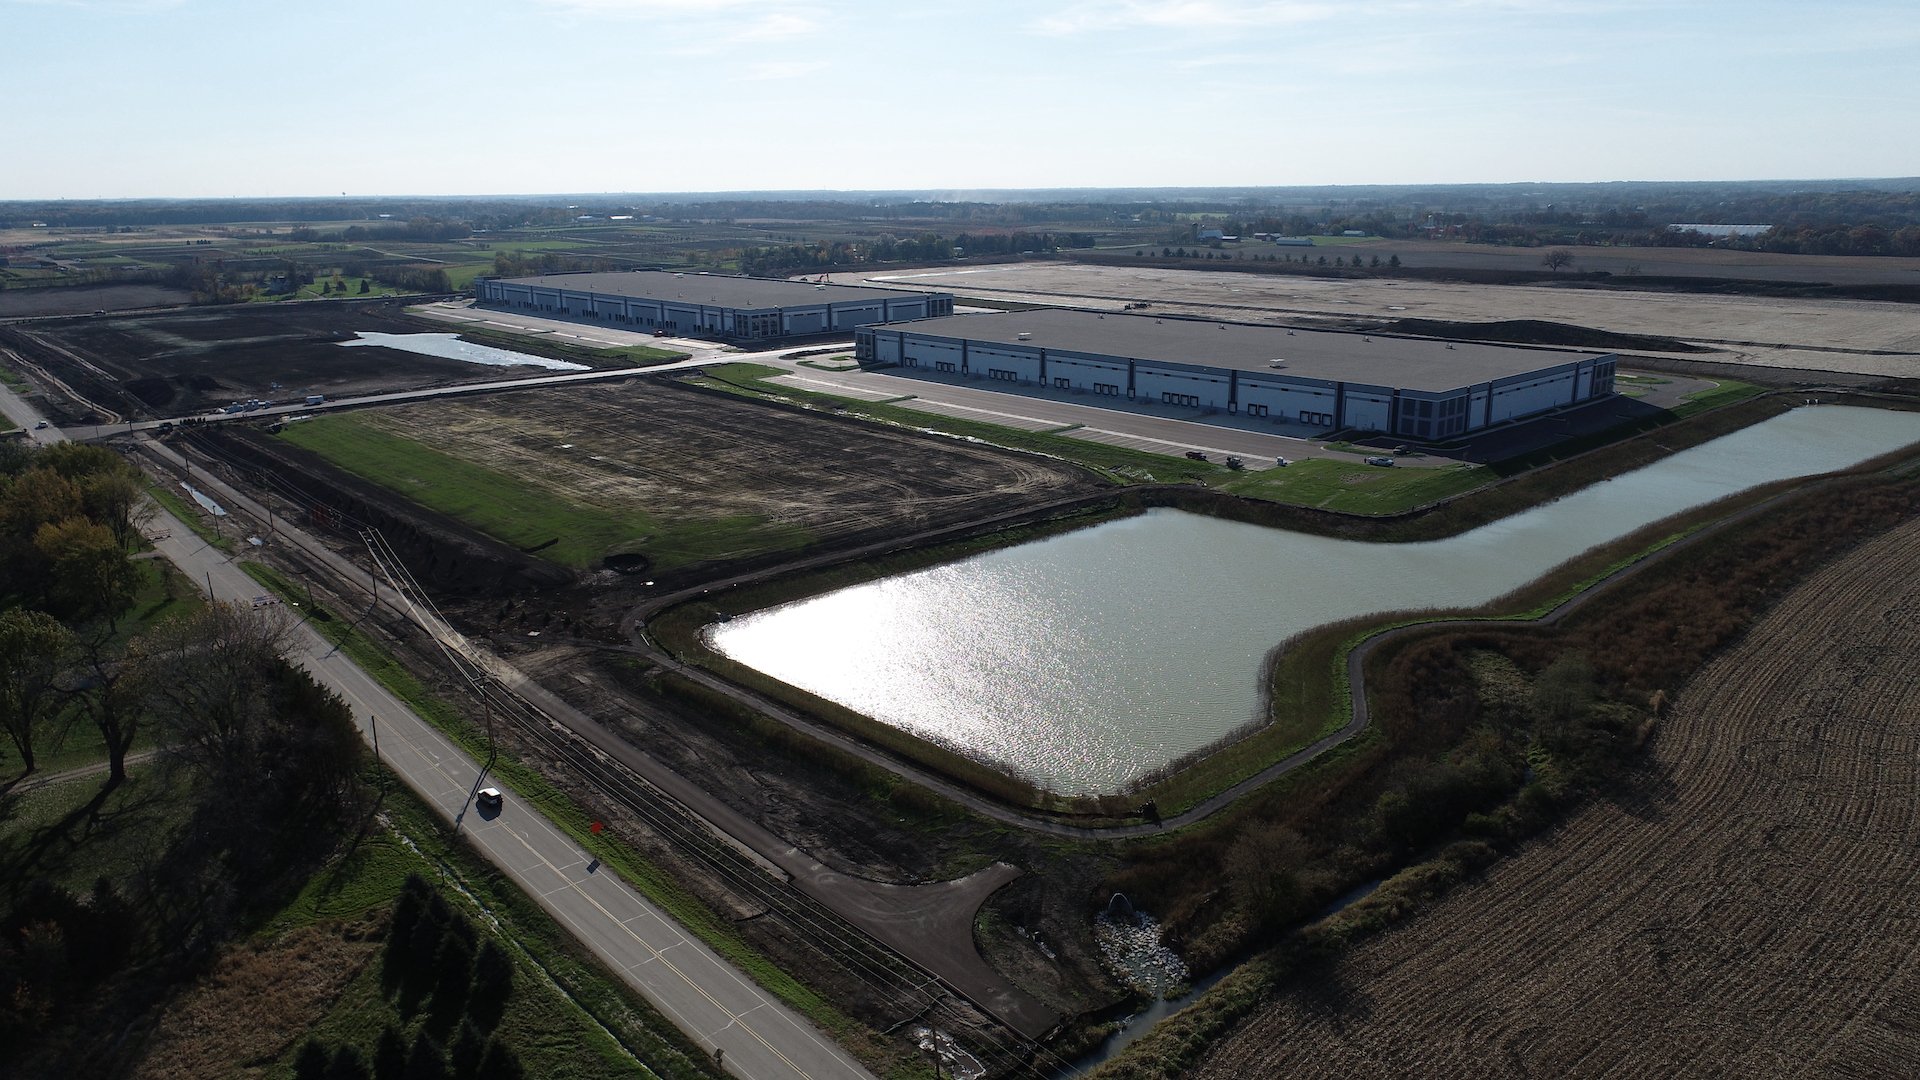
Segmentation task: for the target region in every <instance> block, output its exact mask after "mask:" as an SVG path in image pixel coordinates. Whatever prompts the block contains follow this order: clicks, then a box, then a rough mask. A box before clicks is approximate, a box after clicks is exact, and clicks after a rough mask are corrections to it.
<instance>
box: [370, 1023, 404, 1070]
mask: <svg viewBox="0 0 1920 1080" xmlns="http://www.w3.org/2000/svg"><path fill="white" fill-rule="evenodd" d="M406 1074H407V1041H406V1040H405V1039H403V1038H401V1037H400V1032H399V1031H398V1030H397V1029H395V1028H394V1026H393V1025H392V1024H388V1025H387V1026H386V1027H384V1028H381V1029H380V1038H379V1039H378V1040H376V1041H375V1042H374V1044H373V1080H405V1077H406Z"/></svg>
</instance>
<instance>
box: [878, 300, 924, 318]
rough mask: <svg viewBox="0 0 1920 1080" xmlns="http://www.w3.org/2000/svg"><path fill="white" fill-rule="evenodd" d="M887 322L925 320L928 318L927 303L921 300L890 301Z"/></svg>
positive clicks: (887, 306) (887, 304)
mask: <svg viewBox="0 0 1920 1080" xmlns="http://www.w3.org/2000/svg"><path fill="white" fill-rule="evenodd" d="M886 308H887V310H886V320H885V321H887V322H899V321H901V320H905V319H924V318H926V317H927V302H926V300H924V299H921V300H889V301H887V303H886Z"/></svg>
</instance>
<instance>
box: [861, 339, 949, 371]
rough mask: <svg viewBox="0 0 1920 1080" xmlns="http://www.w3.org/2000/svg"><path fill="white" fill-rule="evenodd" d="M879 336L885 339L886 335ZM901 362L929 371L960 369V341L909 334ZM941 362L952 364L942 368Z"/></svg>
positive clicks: (906, 365) (907, 365) (904, 364)
mask: <svg viewBox="0 0 1920 1080" xmlns="http://www.w3.org/2000/svg"><path fill="white" fill-rule="evenodd" d="M879 338H880V340H882V341H884V340H885V339H886V335H885V334H882V335H879ZM882 355H883V356H884V354H882ZM883 362H884V360H883ZM899 362H900V363H901V365H903V366H905V367H917V368H926V369H927V370H928V371H943V370H944V371H950V372H957V371H959V370H960V343H959V342H957V341H937V340H931V339H928V338H920V337H915V336H913V335H912V334H908V335H907V344H906V349H905V351H904V352H903V354H902V355H901V356H900V358H899ZM941 364H950V365H952V366H951V367H947V368H942V367H940V365H941Z"/></svg>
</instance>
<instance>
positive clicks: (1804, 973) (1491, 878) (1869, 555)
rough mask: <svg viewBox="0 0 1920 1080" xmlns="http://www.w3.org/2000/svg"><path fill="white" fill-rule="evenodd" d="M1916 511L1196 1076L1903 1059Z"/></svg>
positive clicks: (1903, 1065)
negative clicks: (1462, 875) (1629, 773)
mask: <svg viewBox="0 0 1920 1080" xmlns="http://www.w3.org/2000/svg"><path fill="white" fill-rule="evenodd" d="M1916 571H1920V522H1912V523H1909V524H1907V525H1905V526H1902V527H1901V528H1899V529H1897V530H1895V531H1894V532H1892V533H1889V534H1887V535H1885V536H1882V537H1880V538H1879V539H1877V540H1875V541H1872V542H1870V543H1868V544H1866V545H1864V546H1863V547H1862V548H1860V549H1859V550H1857V551H1855V552H1854V553H1852V554H1850V555H1848V556H1847V557H1845V558H1844V559H1843V560H1842V561H1841V562H1839V563H1837V564H1836V565H1834V566H1832V567H1829V568H1828V569H1826V570H1824V571H1822V572H1821V573H1820V574H1818V575H1817V576H1815V577H1814V578H1813V579H1812V580H1810V581H1808V582H1807V583H1805V584H1804V585H1802V586H1801V587H1799V588H1798V589H1796V590H1795V591H1794V592H1793V593H1792V594H1790V595H1789V596H1788V598H1787V599H1786V600H1785V601H1784V602H1783V603H1782V604H1781V605H1780V606H1779V607H1778V608H1777V609H1776V610H1775V611H1774V612H1772V613H1771V614H1770V615H1768V616H1767V617H1766V618H1765V619H1764V620H1762V622H1760V623H1759V624H1758V625H1757V626H1755V627H1754V629H1753V630H1752V631H1751V632H1750V633H1749V634H1748V636H1747V637H1746V639H1745V640H1744V641H1743V642H1742V643H1741V644H1739V645H1738V646H1736V647H1735V648H1734V649H1733V650H1731V651H1730V652H1728V653H1727V654H1725V655H1724V656H1722V657H1721V658H1720V659H1719V660H1717V661H1715V662H1714V663H1713V664H1711V665H1710V666H1709V667H1708V668H1707V669H1706V670H1704V671H1703V672H1702V673H1701V674H1700V675H1699V676H1697V677H1696V678H1695V679H1694V680H1693V681H1692V682H1691V683H1690V684H1689V686H1688V687H1687V689H1686V690H1685V692H1684V693H1683V694H1682V695H1681V696H1680V698H1679V700H1678V701H1677V703H1676V706H1675V708H1674V710H1673V714H1672V717H1671V719H1670V720H1669V721H1667V722H1666V723H1665V725H1664V726H1663V728H1662V729H1661V730H1660V731H1659V732H1658V733H1657V734H1656V735H1655V737H1654V741H1653V743H1652V745H1651V748H1650V751H1649V758H1650V760H1649V761H1648V762H1647V763H1646V765H1645V767H1644V768H1643V769H1642V770H1641V773H1640V775H1639V776H1637V777H1636V778H1635V779H1634V780H1633V781H1632V783H1631V785H1630V786H1629V787H1628V788H1627V789H1626V790H1625V791H1623V792H1622V794H1621V795H1620V796H1619V797H1618V798H1617V799H1616V800H1615V801H1613V802H1611V803H1609V804H1607V805H1597V806H1593V807H1590V808H1588V809H1586V810H1584V811H1582V812H1581V813H1579V814H1578V815H1577V816H1576V817H1575V818H1574V819H1572V820H1571V821H1570V822H1568V823H1567V825H1566V826H1565V827H1564V828H1563V829H1562V830H1561V831H1560V832H1559V833H1558V834H1557V835H1555V836H1554V837H1553V838H1552V839H1551V840H1550V841H1548V842H1543V843H1539V844H1537V845H1535V846H1534V847H1532V848H1530V849H1529V850H1527V851H1525V852H1523V853H1522V854H1520V855H1519V856H1517V857H1515V858H1513V859H1511V860H1508V861H1506V862H1503V863H1501V864H1499V865H1498V866H1496V867H1495V868H1494V869H1493V870H1492V871H1491V872H1490V873H1489V874H1488V875H1487V877H1486V878H1485V879H1484V880H1482V881H1481V882H1479V883H1477V884H1475V885H1473V886H1471V887H1468V888H1465V889H1462V890H1460V891H1459V892H1457V893H1455V894H1454V895H1453V896H1451V897H1449V898H1448V899H1447V900H1445V901H1443V902H1442V903H1441V904H1439V905H1438V906H1437V907H1436V908H1435V909H1434V910H1432V911H1430V912H1428V913H1426V914H1423V915H1421V916H1419V917H1417V918H1416V919H1415V920H1414V921H1412V922H1411V923H1409V924H1407V925H1406V926H1405V927H1403V928H1402V929H1400V930H1398V931H1395V932H1392V933H1390V934H1388V935H1387V936H1385V937H1382V938H1379V939H1377V940H1375V941H1373V942H1370V943H1367V944H1364V945H1362V946H1359V947H1358V948H1356V949H1355V950H1354V951H1353V952H1352V953H1351V954H1349V955H1348V956H1346V957H1345V958H1344V959H1342V960H1340V961H1337V962H1335V963H1334V964H1332V965H1330V966H1329V967H1328V969H1327V971H1326V979H1325V980H1324V981H1320V982H1318V983H1317V984H1316V985H1313V986H1302V987H1296V988H1292V989H1288V990H1283V991H1282V992H1281V996H1280V997H1278V998H1277V999H1276V1000H1275V1001H1273V1002H1272V1003H1270V1004H1269V1005H1268V1006H1266V1008H1265V1010H1264V1012H1262V1013H1261V1014H1259V1015H1257V1016H1256V1018H1255V1019H1253V1020H1252V1021H1250V1022H1249V1023H1247V1024H1246V1025H1244V1026H1243V1027H1242V1028H1241V1029H1239V1030H1238V1031H1237V1032H1236V1033H1235V1034H1234V1035H1232V1036H1231V1037H1229V1038H1228V1039H1226V1040H1223V1041H1222V1042H1221V1044H1220V1045H1218V1046H1217V1047H1216V1048H1214V1050H1213V1051H1212V1053H1211V1055H1210V1056H1209V1057H1208V1058H1207V1059H1206V1061H1205V1063H1204V1067H1203V1068H1202V1069H1201V1070H1200V1075H1202V1076H1205V1077H1242V1076H1254V1075H1289V1076H1291V1075H1302V1076H1305V1075H1316V1076H1361V1075H1372V1076H1387V1075H1399V1076H1476V1077H1480V1076H1496V1075H1497V1076H1569V1075H1580V1076H1588V1075H1633V1076H1650V1075H1674V1074H1680V1075H1688V1076H1729V1077H1750V1076H1787V1075H1792V1076H1861V1077H1865V1076H1893V1075H1902V1074H1905V1073H1907V1072H1909V1071H1910V1070H1911V1068H1912V1065H1913V1062H1914V1061H1916V1060H1920V948H1917V946H1920V889H1916V886H1920V573H1916Z"/></svg>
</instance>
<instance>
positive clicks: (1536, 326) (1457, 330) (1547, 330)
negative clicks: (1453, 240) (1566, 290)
mask: <svg viewBox="0 0 1920 1080" xmlns="http://www.w3.org/2000/svg"><path fill="white" fill-rule="evenodd" d="M1380 329H1381V330H1383V331H1385V332H1386V333H1389V334H1412V335H1415V336H1417V337H1433V338H1450V339H1453V340H1455V341H1499V342H1507V343H1510V344H1515V345H1559V346H1565V347H1569V348H1576V349H1636V350H1639V351H1642V352H1665V353H1703V352H1711V351H1712V350H1711V349H1707V348H1703V347H1701V346H1699V345H1689V344H1688V343H1686V342H1684V341H1681V340H1679V339H1677V338H1670V337H1660V336H1659V335H1656V334H1619V333H1614V332H1613V331H1611V330H1596V329H1594V328H1593V327H1591V326H1575V325H1573V324H1572V323H1563V322H1552V321H1549V320H1546V319H1502V320H1500V321H1498V322H1457V321H1455V320H1452V319H1395V320H1393V321H1392V322H1390V323H1387V324H1386V325H1385V326H1382V327H1381V328H1380Z"/></svg>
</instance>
